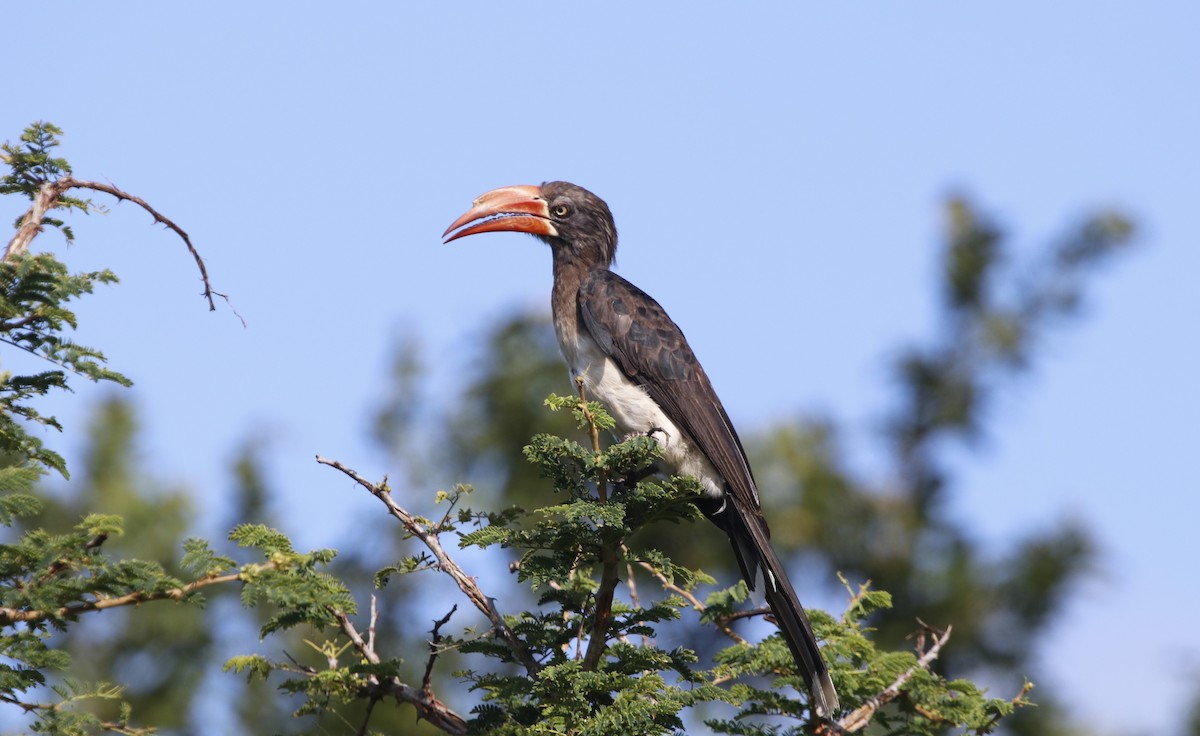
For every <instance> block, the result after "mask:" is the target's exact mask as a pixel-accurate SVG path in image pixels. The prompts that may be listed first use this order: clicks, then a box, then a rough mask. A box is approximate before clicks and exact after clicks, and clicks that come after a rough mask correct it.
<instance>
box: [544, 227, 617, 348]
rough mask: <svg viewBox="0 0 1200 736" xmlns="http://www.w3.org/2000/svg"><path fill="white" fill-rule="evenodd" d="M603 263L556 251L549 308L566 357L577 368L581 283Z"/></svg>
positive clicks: (559, 343) (560, 345) (600, 267)
mask: <svg viewBox="0 0 1200 736" xmlns="http://www.w3.org/2000/svg"><path fill="white" fill-rule="evenodd" d="M602 268H604V267H603V266H601V265H599V264H597V263H594V262H589V261H587V260H584V259H580V258H577V257H573V256H572V255H571V254H566V253H562V252H560V251H558V250H556V251H555V252H554V288H553V290H552V291H551V294H550V308H551V312H552V314H553V317H554V332H555V335H556V336H557V337H558V345H559V347H560V348H561V349H562V351H563V357H565V358H566V359H567V363H568V364H569V365H571V366H572V368H574V358H575V355H574V353H575V351H576V346H577V343H578V339H579V331H580V330H579V287H580V286H581V285H582V284H583V280H584V279H585V278H587V276H588V274H589V273H591V272H592V271H594V270H596V269H602Z"/></svg>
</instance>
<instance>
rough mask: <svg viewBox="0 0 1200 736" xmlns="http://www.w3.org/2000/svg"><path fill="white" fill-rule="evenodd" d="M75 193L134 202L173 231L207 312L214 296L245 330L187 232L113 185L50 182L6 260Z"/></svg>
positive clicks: (26, 245)
mask: <svg viewBox="0 0 1200 736" xmlns="http://www.w3.org/2000/svg"><path fill="white" fill-rule="evenodd" d="M72 189H91V190H93V191H97V192H104V193H105V194H111V195H112V196H114V197H116V198H117V199H118V200H123V201H128V202H133V203H134V204H136V205H138V206H139V207H141V208H142V209H144V210H146V212H149V213H150V216H151V217H153V218H154V221H155V222H156V223H162V224H163V225H165V226H166V227H167V228H169V229H170V230H172V231H173V232H174V233H175V234H176V235H178V236H179V238H180V239H181V240H183V242H184V245H186V246H187V249H188V252H189V253H191V254H192V259H193V260H195V261H196V267H197V268H198V269H200V280H201V281H202V282H203V283H204V292H203V296H204V298H205V299H206V300H207V301H208V311H210V312H215V311H217V305H216V303H215V302H214V301H213V297H214V296H219V297H221V298H222V299H224V300H225V303H226V304H228V305H229V308H230V310H232V311H233V313H234V315H236V316H237V318H238V319H239V320H241V322H242V326H243V327H244V326H245V325H246V320H245V319H242V315H240V314H238V311H237V310H236V309H234V307H233V304H232V303H231V302H230V301H229V296H228V295H226V294H222V293H221V292H219V291H214V290H213V288H212V282H211V281H209V279H208V269H207V268H206V267H205V266H204V259H203V258H201V257H200V252H199V251H197V250H196V247H195V246H194V245H192V239H191V238H190V237H188V234H187V233H186V232H184V230H183V228H181V227H179V226H178V225H176V224H175V223H174V222H172V221H171V220H170V218H168V217H166V216H165V215H163V214H162V213H161V212H159V211H158V210H156V209H154V208H153V207H151V206H150V204H149V203H148V202H147V201H146V200H144V199H142V198H141V197H137V196H134V195H132V194H130V193H128V192H126V191H124V190H122V189H119V188H117V187H116V186H115V185H113V184H111V183H110V184H104V183H101V182H98V181H83V180H81V179H76V178H75V177H72V176H64V177H62V178H61V179H56V180H54V181H48V182H46V183H45V184H43V185H42V187H41V189H39V190H38V193H37V196H35V197H34V198H33V205H31V206H30V208H29V211H28V212H26V213H25V216H24V217H23V218H21V224H20V226H19V227H18V228H17V232H16V234H15V235H13V237H12V240H10V241H9V242H8V247H7V248H6V249H5V251H4V259H3V260H6V261H7V260H11V259H13V258H16V257H18V256H20V255H22V254H24V253H27V252H28V251H29V245H30V243H32V242H33V239H34V238H35V237H37V234H38V233H39V232H41V231H42V224H43V223H44V222H45V221H46V215H47V214H48V213H49V212H50V210H52V209H54V208H55V207H56V206H58V201H59V200H60V199H62V196H63V195H64V194H66V193H67V192H68V191H70V190H72Z"/></svg>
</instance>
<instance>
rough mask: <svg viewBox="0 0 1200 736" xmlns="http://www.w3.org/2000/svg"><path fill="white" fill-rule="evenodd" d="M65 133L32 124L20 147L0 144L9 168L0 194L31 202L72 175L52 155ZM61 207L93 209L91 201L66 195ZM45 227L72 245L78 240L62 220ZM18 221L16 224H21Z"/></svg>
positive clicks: (64, 163)
mask: <svg viewBox="0 0 1200 736" xmlns="http://www.w3.org/2000/svg"><path fill="white" fill-rule="evenodd" d="M62 134H63V132H62V130H61V129H60V128H59V127H58V126H57V125H54V124H53V123H43V122H38V123H33V124H32V125H30V126H29V127H28V128H26V129H25V130H24V132H22V133H21V142H20V143H19V144H14V143H7V142H6V143H4V144H2V145H0V161H3V162H4V164H5V165H6V166H8V169H9V171H8V173H7V174H5V175H4V176H0V195H3V194H21V195H24V196H25V197H26V198H28V199H34V198H35V197H36V196H37V194H38V192H39V191H40V190H41V188H42V186H43V185H44V184H46V183H48V182H55V181H58V180H59V179H61V178H63V177H64V176H69V175H70V174H71V165H70V164H69V163H67V160H66V159H65V158H54V157H52V156H51V155H50V152H51V151H52V150H53V149H55V148H57V147H58V146H59V145H60V142H59V140H58V137H59V136H61V135H62ZM57 206H58V207H60V208H63V209H67V210H71V209H75V210H79V211H81V212H84V213H87V212H89V211H90V210H91V209H92V208H93V206H94V205H93V204H92V202H91V200H89V199H80V198H78V197H71V196H67V195H64V196H63V197H61V198H60V199H59V202H58V205H57ZM43 222H44V223H45V224H46V225H50V226H51V227H55V228H58V229H59V230H60V231H61V232H62V234H63V237H65V238H66V239H67V243H68V244H70V243H72V242H74V240H75V234H74V233H73V232H71V228H70V227H69V226H67V225H66V224H65V223H64V222H63V221H62V220H60V219H57V218H54V217H47V218H46V219H45V220H44V221H43ZM20 224H21V221H20V220H17V222H16V223H15V224H14V226H16V225H20Z"/></svg>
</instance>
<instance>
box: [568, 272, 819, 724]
mask: <svg viewBox="0 0 1200 736" xmlns="http://www.w3.org/2000/svg"><path fill="white" fill-rule="evenodd" d="M579 314H580V317H581V318H582V322H583V328H584V329H585V330H587V333H588V335H589V336H590V337H591V338H592V339H593V340H594V341H595V342H596V344H597V345H598V346H599V347H600V349H601V350H603V351H604V353H605V354H606V355H607V356H608V357H609V358H611V359H612V360H613V361H614V362H615V363H616V364H617V365H618V366H619V367H620V368H621V370H622V371H624V372H625V375H626V376H628V377H629V379H630V380H632V381H633V382H634V383H636V384H638V385H639V386H641V387H643V388H644V389H645V390H646V393H647V394H648V395H649V396H650V398H651V399H653V400H654V401H655V403H657V404H658V405H659V407H660V408H661V409H662V410H663V412H664V413H665V414H666V415H667V416H668V417H670V419H671V421H673V422H674V423H675V424H676V426H678V427H679V428H680V429H682V430H683V431H684V432H686V433H687V434H688V436H689V438H690V439H691V440H692V441H693V442H694V443H695V445H696V446H697V447H698V448H699V449H700V451H701V452H703V453H704V455H705V456H706V457H707V458H708V460H709V462H711V463H712V464H713V467H715V468H716V470H717V472H718V473H720V475H721V477H722V478H723V479H724V480H725V489H724V490H725V493H726V495H727V497H728V498H727V499H725V501H726V503H719V502H714V504H713V507H712V508H705V507H704V506H701V510H702V511H704V513H705V515H706V516H708V518H709V519H711V520H712V521H713V523H715V524H716V525H717V526H719V527H720V528H721V529H723V530H725V532H726V533H727V534H728V535H729V539H730V542H731V543H732V544H733V550H734V555H735V556H736V557H737V561H738V565H739V566H740V567H741V569H742V575H743V577H744V578H745V579H746V584H747V585H749V586H750V588H751V589H753V588H754V586H755V578H756V577H757V575H758V571H759V570H760V569H762V570H763V571H764V582H765V585H764V587H765V591H764V592H765V595H766V598H767V603H768V604H769V605H770V607H771V610H772V611H774V613H775V617H776V619H777V620H778V622H779V624H780V628H781V630H782V632H783V638H784V640H785V641H786V642H787V644H788V647H789V648H790V649H791V651H792V655H793V656H794V657H795V659H796V663H797V665H798V666H799V668H800V672H801V674H802V675H803V676H804V679H805V681H806V682H807V683H808V687H809V692H810V693H811V694H812V696H813V699H814V705H815V707H816V710H817V712H818V713H819V714H821V715H825V716H830V715H832V714H834V713H835V712H837V710H838V698H837V692H836V691H835V690H834V687H833V681H832V680H831V679H830V676H829V669H828V667H826V665H825V660H824V659H823V658H822V656H821V650H820V647H819V646H818V645H817V639H816V636H814V635H813V631H812V626H811V625H810V624H809V622H808V616H807V615H805V613H804V608H803V607H802V606H801V605H800V600H799V598H798V597H797V596H796V591H795V590H794V589H793V588H792V583H791V581H790V580H789V579H788V575H787V571H786V570H785V569H784V567H783V563H782V561H781V560H780V559H779V557H778V555H776V554H775V550H774V549H772V547H771V542H770V532H769V531H768V529H767V523H766V520H765V519H763V516H762V512H761V511H760V510H759V500H758V488H757V486H756V485H755V483H754V476H753V475H752V474H751V472H750V464H749V462H748V461H747V460H746V451H745V449H743V448H742V442H741V440H740V439H738V436H737V432H736V431H735V430H734V428H733V424H732V423H731V422H730V421H729V415H728V414H726V413H725V408H724V407H723V406H721V401H720V399H718V398H717V394H716V392H715V391H713V387H712V384H711V383H710V382H709V380H708V376H707V375H705V373H704V369H703V368H702V367H701V366H700V363H699V362H698V361H697V360H696V356H695V354H694V353H692V349H691V348H690V347H689V346H688V343H687V339H686V338H684V336H683V332H682V331H681V330H680V329H679V327H678V325H676V324H675V323H674V322H672V321H671V318H670V317H668V316H667V313H666V311H665V310H663V308H662V307H661V306H659V304H658V302H656V301H654V299H652V298H650V296H649V295H648V294H646V292H644V291H642V290H641V289H639V288H637V287H636V286H634V285H633V284H631V283H629V282H628V281H626V280H625V279H623V278H621V277H620V276H618V275H617V274H615V273H613V272H611V271H608V270H596V271H593V272H592V273H591V274H589V275H588V276H587V277H586V278H584V280H583V283H582V285H581V286H580V288H579Z"/></svg>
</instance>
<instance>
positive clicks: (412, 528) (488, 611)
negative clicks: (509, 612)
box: [317, 455, 541, 676]
mask: <svg viewBox="0 0 1200 736" xmlns="http://www.w3.org/2000/svg"><path fill="white" fill-rule="evenodd" d="M317 462H318V463H320V464H321V465H328V466H329V467H331V468H334V469H335V470H340V471H341V472H343V473H345V474H346V475H347V476H349V477H350V478H352V479H353V480H354V482H356V483H358V484H359V485H360V486H362V487H363V488H365V489H367V490H368V491H369V492H370V493H371V495H373V496H375V497H376V498H378V499H379V500H380V501H381V502H382V503H383V505H384V506H386V507H387V510H388V513H389V514H391V515H392V516H393V517H394V518H396V519H397V520H398V521H399V522H400V523H401V524H402V525H403V526H404V529H405V531H407V532H408V533H409V534H411V535H413V536H414V537H416V538H417V539H419V540H421V543H422V544H424V545H425V546H426V547H427V548H428V549H429V551H430V552H432V553H433V556H434V557H435V558H437V561H438V569H439V570H441V571H442V572H444V573H446V574H447V575H449V576H450V577H451V578H452V579H453V580H454V582H455V583H456V584H457V585H458V589H459V590H461V591H462V592H463V594H464V595H466V596H467V599H468V600H470V601H471V603H472V604H473V605H474V606H475V607H476V608H477V609H479V611H480V612H482V613H483V614H484V615H485V616H487V617H488V620H489V621H491V622H492V628H493V629H494V630H495V632H496V634H497V636H499V637H500V638H501V639H502V640H503V641H504V643H505V644H507V645H508V647H509V649H510V650H511V651H512V653H513V656H514V657H516V659H517V661H518V662H520V663H521V665H522V666H523V667H524V668H525V671H526V672H527V673H528V674H529V675H531V676H532V675H536V674H537V672H538V670H539V669H541V667H540V666H539V665H538V663H537V662H536V661H535V660H534V659H533V657H532V656H530V654H529V650H528V649H526V647H525V643H524V642H523V641H521V639H520V637H518V636H517V635H516V634H514V633H513V632H512V629H510V628H509V627H508V624H507V623H505V621H504V617H503V616H501V615H500V612H499V611H498V610H497V609H496V602H495V600H493V599H492V598H491V597H489V596H487V595H485V594H484V592H483V590H481V589H480V587H479V584H478V583H476V582H475V578H473V577H471V576H470V575H468V574H467V573H466V572H465V571H464V570H463V569H462V568H461V567H459V565H458V563H457V562H455V561H454V559H453V558H451V557H450V554H449V553H448V552H446V549H445V548H444V547H442V543H441V541H440V540H439V539H438V536H437V534H435V533H433V532H431V531H430V530H428V529H426V528H425V526H424V525H422V524H421V523H420V522H418V521H417V519H416V517H414V516H413V515H412V514H410V513H409V512H408V511H406V510H405V509H403V508H401V507H400V506H399V505H398V504H397V503H396V501H395V500H394V499H393V498H392V492H391V489H390V488H388V486H387V481H386V479H385V481H384V482H383V483H382V484H380V485H376V484H374V483H372V482H371V481H369V480H367V479H366V478H364V477H362V476H361V475H359V474H358V473H356V472H355V471H354V470H351V469H350V468H348V467H346V466H345V465H342V464H341V463H340V462H338V461H337V460H329V459H328V458H324V457H321V456H320V455H318V456H317Z"/></svg>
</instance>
